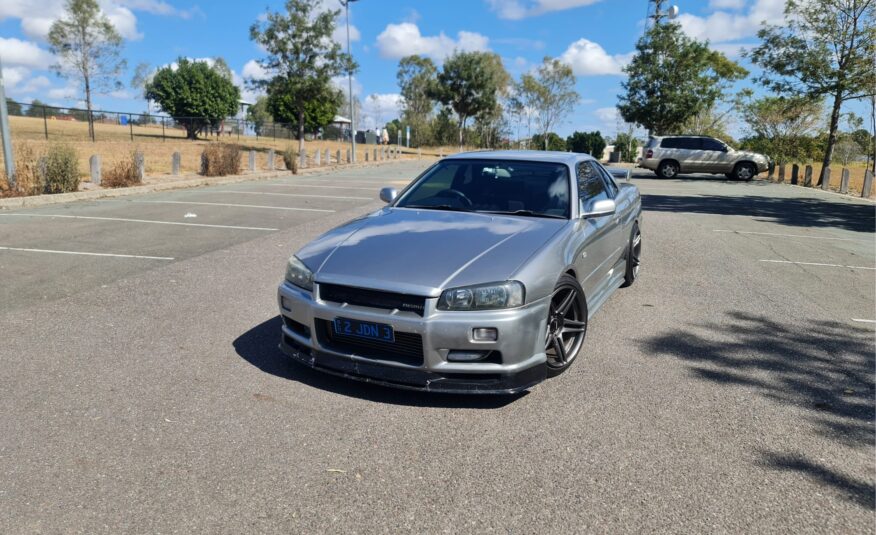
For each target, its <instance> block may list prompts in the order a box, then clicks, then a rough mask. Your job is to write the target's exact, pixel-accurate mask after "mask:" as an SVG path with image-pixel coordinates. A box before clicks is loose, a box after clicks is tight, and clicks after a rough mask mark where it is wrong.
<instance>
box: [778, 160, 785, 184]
mask: <svg viewBox="0 0 876 535" xmlns="http://www.w3.org/2000/svg"><path fill="white" fill-rule="evenodd" d="M784 181H785V164H782V165H780V166H779V180H778V182H779V184H781V183H782V182H784Z"/></svg>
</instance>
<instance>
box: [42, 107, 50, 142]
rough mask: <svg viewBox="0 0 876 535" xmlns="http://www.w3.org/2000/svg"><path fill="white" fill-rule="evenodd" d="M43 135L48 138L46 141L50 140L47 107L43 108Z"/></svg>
mask: <svg viewBox="0 0 876 535" xmlns="http://www.w3.org/2000/svg"><path fill="white" fill-rule="evenodd" d="M43 133H44V134H45V136H46V140H48V139H49V120H48V118H47V117H46V107H45V106H43Z"/></svg>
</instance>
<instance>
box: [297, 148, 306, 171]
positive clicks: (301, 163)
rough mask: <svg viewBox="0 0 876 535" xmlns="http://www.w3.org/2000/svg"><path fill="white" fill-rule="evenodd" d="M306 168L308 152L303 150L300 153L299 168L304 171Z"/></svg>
mask: <svg viewBox="0 0 876 535" xmlns="http://www.w3.org/2000/svg"><path fill="white" fill-rule="evenodd" d="M305 167H307V151H306V150H304V149H301V150H300V151H298V168H299V169H304V168H305Z"/></svg>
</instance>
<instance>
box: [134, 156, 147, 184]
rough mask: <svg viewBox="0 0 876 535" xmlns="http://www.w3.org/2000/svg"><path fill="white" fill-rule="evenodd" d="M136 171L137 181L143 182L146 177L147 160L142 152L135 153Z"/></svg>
mask: <svg viewBox="0 0 876 535" xmlns="http://www.w3.org/2000/svg"><path fill="white" fill-rule="evenodd" d="M134 169H135V170H136V173H137V179H138V180H141V181H142V180H143V177H145V176H146V159H145V158H144V157H143V153H142V152H135V153H134Z"/></svg>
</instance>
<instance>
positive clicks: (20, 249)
mask: <svg viewBox="0 0 876 535" xmlns="http://www.w3.org/2000/svg"><path fill="white" fill-rule="evenodd" d="M0 251H24V252H26V253H51V254H68V255H78V256H107V257H112V258H137V259H140V260H174V258H173V257H171V256H143V255H135V254H112V253H89V252H84V251H56V250H53V249H27V248H24V247H3V246H2V245H0Z"/></svg>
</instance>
